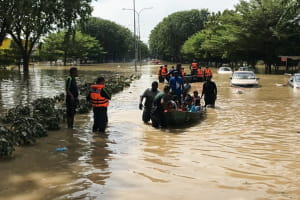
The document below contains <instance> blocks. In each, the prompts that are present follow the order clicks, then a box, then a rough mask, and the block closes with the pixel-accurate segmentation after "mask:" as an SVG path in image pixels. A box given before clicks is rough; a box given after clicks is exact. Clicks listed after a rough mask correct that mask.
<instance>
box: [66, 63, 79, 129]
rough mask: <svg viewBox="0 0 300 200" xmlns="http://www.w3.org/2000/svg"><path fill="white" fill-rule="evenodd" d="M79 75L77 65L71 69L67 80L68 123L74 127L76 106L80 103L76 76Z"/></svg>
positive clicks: (70, 126) (69, 126)
mask: <svg viewBox="0 0 300 200" xmlns="http://www.w3.org/2000/svg"><path fill="white" fill-rule="evenodd" d="M77 76H78V70H77V68H76V67H72V68H71V69H70V75H69V76H68V77H67V80H66V108H67V125H68V128H73V125H74V117H75V114H76V107H77V105H78V88H77V84H76V79H75V77H77Z"/></svg>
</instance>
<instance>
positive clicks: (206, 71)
mask: <svg viewBox="0 0 300 200" xmlns="http://www.w3.org/2000/svg"><path fill="white" fill-rule="evenodd" d="M208 78H210V79H211V78H212V71H211V69H210V68H209V67H208V66H206V67H205V69H204V79H205V80H206V81H207V80H208Z"/></svg>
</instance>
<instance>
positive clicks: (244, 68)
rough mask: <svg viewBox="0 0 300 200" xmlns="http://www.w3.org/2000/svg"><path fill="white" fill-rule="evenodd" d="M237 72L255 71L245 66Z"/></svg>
mask: <svg viewBox="0 0 300 200" xmlns="http://www.w3.org/2000/svg"><path fill="white" fill-rule="evenodd" d="M238 71H252V72H255V69H254V68H253V67H250V66H247V67H240V68H239V69H238Z"/></svg>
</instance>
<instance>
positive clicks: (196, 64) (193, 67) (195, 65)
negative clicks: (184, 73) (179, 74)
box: [192, 62, 198, 70]
mask: <svg viewBox="0 0 300 200" xmlns="http://www.w3.org/2000/svg"><path fill="white" fill-rule="evenodd" d="M197 68H198V63H195V62H193V63H192V69H193V70H196V69H197Z"/></svg>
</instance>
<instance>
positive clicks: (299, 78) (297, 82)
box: [289, 73, 300, 88]
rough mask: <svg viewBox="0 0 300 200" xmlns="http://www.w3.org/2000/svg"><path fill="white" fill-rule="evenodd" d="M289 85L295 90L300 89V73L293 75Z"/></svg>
mask: <svg viewBox="0 0 300 200" xmlns="http://www.w3.org/2000/svg"><path fill="white" fill-rule="evenodd" d="M289 85H290V86H292V87H293V88H300V73H296V74H293V75H292V76H291V78H290V79H289Z"/></svg>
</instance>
